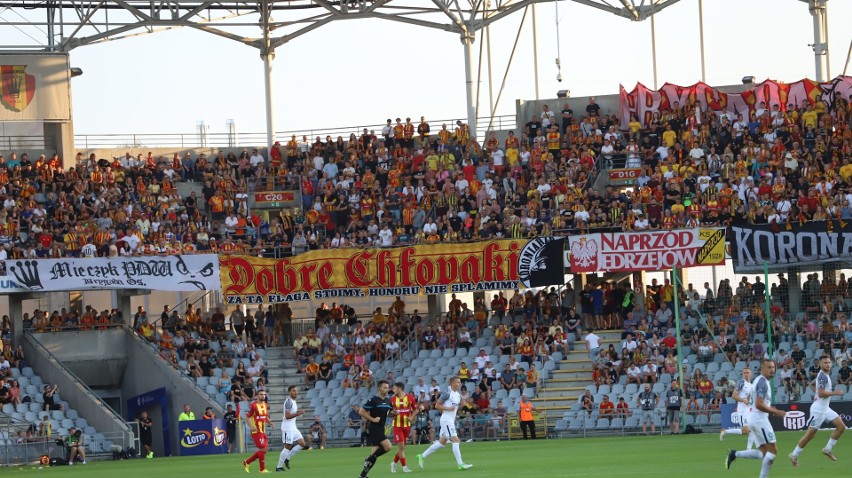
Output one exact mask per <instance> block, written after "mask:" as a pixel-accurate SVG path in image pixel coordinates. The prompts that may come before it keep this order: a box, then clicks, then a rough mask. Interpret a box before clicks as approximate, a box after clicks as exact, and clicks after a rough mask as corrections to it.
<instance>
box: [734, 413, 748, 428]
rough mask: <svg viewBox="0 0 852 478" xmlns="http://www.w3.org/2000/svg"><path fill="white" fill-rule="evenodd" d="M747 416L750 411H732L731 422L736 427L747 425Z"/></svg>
mask: <svg viewBox="0 0 852 478" xmlns="http://www.w3.org/2000/svg"><path fill="white" fill-rule="evenodd" d="M749 416H751V412H734V413H732V414H731V422H733V424H734V425H736V426H738V427H747V426H748V417H749Z"/></svg>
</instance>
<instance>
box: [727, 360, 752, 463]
mask: <svg viewBox="0 0 852 478" xmlns="http://www.w3.org/2000/svg"><path fill="white" fill-rule="evenodd" d="M732 396H733V399H734V400H736V401H737V412H736V413H735V414H734V415H733V416H732V417H731V418H732V421H733V422H734V425H738V427H737V428H728V429H724V428H723V429H722V431H721V432H719V441H723V440H724V439H725V435H747V436H748V443H747V444H746V450H751V449H752V448H753V444H754V437H753V436H752V435H751V433H749V429H748V417H749V415H751V369H749V368H744V369H743V378H741V379H740V380H739V381H738V382H737V386H736V387H735V388H734V393H733V394H732Z"/></svg>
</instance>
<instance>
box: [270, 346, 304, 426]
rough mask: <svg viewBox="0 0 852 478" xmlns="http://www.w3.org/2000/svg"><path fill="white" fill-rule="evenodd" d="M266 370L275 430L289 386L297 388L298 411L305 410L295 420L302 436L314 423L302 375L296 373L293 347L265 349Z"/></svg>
mask: <svg viewBox="0 0 852 478" xmlns="http://www.w3.org/2000/svg"><path fill="white" fill-rule="evenodd" d="M264 361H265V362H266V370H267V371H268V372H269V382H270V385H269V387H268V388H267V395H268V397H269V409H270V411H271V412H272V420H273V421H274V422H275V424H276V425H275V429H276V430H280V428H281V420H282V419H283V418H284V401H285V400H286V399H287V388H289V387H290V385H296V386H298V387H299V398H298V399H296V403H297V404H298V405H299V410H305V414H304V415H302V416H301V417H299V418H298V419H297V420H296V423H297V424H298V426H299V429H300V430H301V431H302V434H305V433H307V430H308V427H310V426H311V423H312V422H313V421H314V415H313V407H311V403H310V400H308V399H307V398H306V397H305V391H304V381H305V377H304V375H302V374H300V373H298V370H299V364H298V362H297V361H296V360H294V359H293V347H271V348H268V349H266V358H265V359H264Z"/></svg>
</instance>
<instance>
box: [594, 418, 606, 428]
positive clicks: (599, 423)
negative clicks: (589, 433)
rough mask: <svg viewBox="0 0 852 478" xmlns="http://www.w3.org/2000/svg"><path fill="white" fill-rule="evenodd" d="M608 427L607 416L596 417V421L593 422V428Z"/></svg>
mask: <svg viewBox="0 0 852 478" xmlns="http://www.w3.org/2000/svg"><path fill="white" fill-rule="evenodd" d="M608 428H609V419H608V418H598V421H597V423H596V424H595V430H606V429H608Z"/></svg>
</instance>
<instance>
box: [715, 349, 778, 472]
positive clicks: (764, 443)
mask: <svg viewBox="0 0 852 478" xmlns="http://www.w3.org/2000/svg"><path fill="white" fill-rule="evenodd" d="M774 376H775V362H773V361H772V360H769V359H763V360H761V361H760V375H758V376H757V378H756V379H754V382H752V384H751V385H752V389H751V406H752V410H751V415H750V416H749V418H748V427H749V430H750V432H751V434H753V435H754V442H755V443H756V444H757V447H758V449H757V450H743V451H735V450H730V451H728V457H727V459H726V460H725V468H727V469H730V468H731V463H733V462H734V460H736V459H737V458H748V459H752V460H763V465H762V466H761V467H760V478H766V477H768V476H769V470H770V469H771V468H772V464H773V463H774V462H775V456H776V455H777V454H778V447H777V446H776V440H775V431H774V430H773V429H772V424H771V423H769V415H775V416H778V417H783V416H784V411H783V410H778V409H777V408H775V407H773V406H772V384H771V383H770V380H771V379H772V378H773V377H774Z"/></svg>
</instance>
